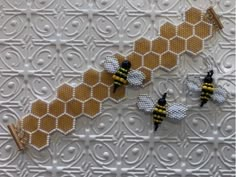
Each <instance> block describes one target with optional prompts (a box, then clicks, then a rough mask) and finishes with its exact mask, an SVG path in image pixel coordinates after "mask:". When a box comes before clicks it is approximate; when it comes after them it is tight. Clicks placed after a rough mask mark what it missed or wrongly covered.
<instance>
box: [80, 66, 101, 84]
mask: <svg viewBox="0 0 236 177" xmlns="http://www.w3.org/2000/svg"><path fill="white" fill-rule="evenodd" d="M98 82H99V72H98V71H96V70H94V69H91V68H90V69H89V70H87V71H86V72H85V73H84V83H86V84H88V85H90V86H93V85H95V84H96V83H98Z"/></svg>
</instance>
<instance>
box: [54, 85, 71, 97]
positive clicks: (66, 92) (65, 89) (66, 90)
mask: <svg viewBox="0 0 236 177" xmlns="http://www.w3.org/2000/svg"><path fill="white" fill-rule="evenodd" d="M57 97H58V98H59V99H61V100H62V101H68V100H70V99H71V98H72V97H73V87H71V86H69V85H67V84H63V85H61V86H60V87H59V88H58V89H57Z"/></svg>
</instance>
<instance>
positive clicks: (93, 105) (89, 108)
mask: <svg viewBox="0 0 236 177" xmlns="http://www.w3.org/2000/svg"><path fill="white" fill-rule="evenodd" d="M98 113H100V103H99V102H98V101H96V100H95V99H93V98H91V99H90V100H88V101H86V102H85V103H84V114H85V115H88V116H89V117H90V118H93V117H94V116H95V115H97V114H98Z"/></svg>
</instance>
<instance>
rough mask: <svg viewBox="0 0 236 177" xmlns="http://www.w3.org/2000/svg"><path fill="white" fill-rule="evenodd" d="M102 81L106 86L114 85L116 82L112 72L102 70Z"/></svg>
mask: <svg viewBox="0 0 236 177" xmlns="http://www.w3.org/2000/svg"><path fill="white" fill-rule="evenodd" d="M100 74H101V83H103V84H104V85H106V86H112V85H113V83H114V79H113V78H112V75H113V74H111V73H108V72H107V71H102V72H101V73H100Z"/></svg>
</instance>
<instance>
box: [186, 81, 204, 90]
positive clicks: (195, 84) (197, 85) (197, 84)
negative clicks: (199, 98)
mask: <svg viewBox="0 0 236 177" xmlns="http://www.w3.org/2000/svg"><path fill="white" fill-rule="evenodd" d="M187 88H188V90H189V91H192V92H200V91H201V80H200V78H199V79H197V78H192V79H188V80H187Z"/></svg>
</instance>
